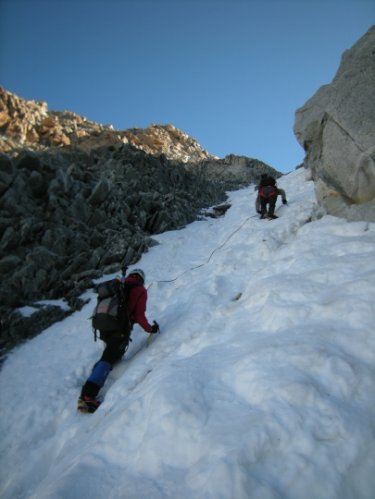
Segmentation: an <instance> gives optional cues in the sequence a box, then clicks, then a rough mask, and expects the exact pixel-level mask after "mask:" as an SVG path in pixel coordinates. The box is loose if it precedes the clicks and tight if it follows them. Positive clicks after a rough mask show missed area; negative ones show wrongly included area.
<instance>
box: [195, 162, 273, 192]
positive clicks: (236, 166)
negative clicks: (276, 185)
mask: <svg viewBox="0 0 375 499" xmlns="http://www.w3.org/2000/svg"><path fill="white" fill-rule="evenodd" d="M188 168H189V169H190V170H191V171H194V172H196V173H198V172H199V173H200V174H202V175H204V176H205V177H207V178H209V179H211V180H213V181H215V182H220V183H221V184H222V185H223V187H224V188H225V189H226V190H231V189H238V187H241V186H246V185H249V184H252V183H254V184H258V182H259V179H260V177H261V176H262V174H264V173H266V174H268V175H272V176H273V177H274V178H279V177H281V175H282V174H281V173H280V172H278V171H277V170H275V169H274V168H272V167H271V166H269V165H267V164H266V163H263V162H262V161H259V160H258V159H253V158H248V157H246V156H236V155H235V154H229V155H228V156H226V157H225V158H224V159H217V160H206V161H200V162H198V163H194V164H190V165H188Z"/></svg>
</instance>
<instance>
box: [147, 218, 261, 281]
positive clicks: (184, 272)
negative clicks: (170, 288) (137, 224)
mask: <svg viewBox="0 0 375 499" xmlns="http://www.w3.org/2000/svg"><path fill="white" fill-rule="evenodd" d="M257 216H258V215H251V216H250V217H247V218H246V219H245V220H244V221H243V222H242V223H241V224H240V225H239V226H238V227H237V228H236V229H235V230H234V231H233V232H231V233H230V234H229V236H228V237H227V238H226V239H225V241H224V242H223V243H221V244H220V246H218V247H217V248H215V249H214V250H213V251H211V253H210V255H209V257H208V258H207V260H206V261H205V262H203V263H200V264H199V265H195V266H194V267H190V268H189V269H186V270H184V271H183V272H181V274H179V275H178V276H177V277H175V278H173V279H165V280H160V281H154V282H156V283H168V282H175V281H177V279H179V278H180V277H182V276H183V275H185V274H187V273H188V272H191V271H192V270H195V269H199V268H200V267H204V266H205V265H207V264H208V263H209V262H210V260H211V258H212V257H213V255H214V254H215V253H216V251H218V250H220V249H221V248H223V247H224V246H225V245H226V244H227V242H228V241H229V240H230V239H231V238H232V237H233V236H234V234H236V233H237V232H238V231H239V230H240V229H242V227H243V226H244V225H245V224H246V223H247V222H248V221H249V220H250V219H251V218H256V217H257Z"/></svg>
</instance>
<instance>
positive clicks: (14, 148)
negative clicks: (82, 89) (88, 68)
mask: <svg viewBox="0 0 375 499" xmlns="http://www.w3.org/2000/svg"><path fill="white" fill-rule="evenodd" d="M0 130H1V132H0V150H1V151H2V152H5V153H7V154H12V153H14V152H19V151H20V150H22V149H25V148H28V149H31V150H35V151H38V150H45V149H48V148H51V147H58V148H75V149H81V150H83V151H87V152H88V151H91V150H93V149H96V148H99V147H105V146H113V145H122V144H130V145H132V146H134V147H136V148H137V149H141V150H143V151H144V152H146V153H148V154H152V155H160V154H164V155H165V156H166V157H167V158H168V159H171V160H178V161H182V162H185V163H186V162H197V161H202V160H207V159H215V158H216V157H215V156H213V155H211V154H209V153H208V152H207V151H206V150H204V149H203V148H202V146H201V145H200V144H199V143H198V142H197V141H196V140H195V139H193V138H191V137H190V136H189V135H187V134H186V133H185V132H183V131H182V130H179V129H178V128H176V127H175V126H174V125H171V124H167V125H157V124H151V125H150V126H149V127H147V128H131V129H128V130H121V131H120V130H115V129H114V128H113V126H112V125H102V124H99V123H96V122H94V121H90V120H88V119H87V118H85V117H83V116H80V115H78V114H76V113H74V112H71V111H49V110H48V105H47V103H46V102H38V101H34V100H26V99H23V98H22V97H19V96H17V95H15V94H13V93H11V92H9V91H7V90H5V89H4V88H1V87H0Z"/></svg>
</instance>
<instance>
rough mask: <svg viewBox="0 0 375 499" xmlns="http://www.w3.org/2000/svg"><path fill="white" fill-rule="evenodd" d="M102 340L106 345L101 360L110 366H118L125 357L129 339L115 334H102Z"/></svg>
mask: <svg viewBox="0 0 375 499" xmlns="http://www.w3.org/2000/svg"><path fill="white" fill-rule="evenodd" d="M100 338H101V339H102V340H103V341H104V343H105V349H104V352H103V354H102V356H101V357H100V360H104V362H108V363H109V364H112V365H113V364H116V362H118V361H119V360H121V358H122V357H123V355H124V353H125V352H126V348H127V346H128V344H129V337H127V336H122V335H118V334H115V333H100Z"/></svg>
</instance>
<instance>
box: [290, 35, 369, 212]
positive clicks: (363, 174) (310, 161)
mask: <svg viewBox="0 0 375 499" xmlns="http://www.w3.org/2000/svg"><path fill="white" fill-rule="evenodd" d="M374 82H375V26H374V27H372V28H371V29H370V30H369V31H368V32H367V33H366V34H365V35H364V36H363V37H362V38H361V39H360V40H359V41H358V42H357V43H356V44H355V45H354V46H353V47H352V48H351V49H350V50H348V51H346V52H345V53H344V55H343V57H342V61H341V64H340V67H339V69H338V71H337V74H336V76H335V77H334V79H333V81H332V83H331V84H329V85H325V86H323V87H321V88H320V89H319V90H318V92H317V93H316V94H315V95H314V96H313V97H312V98H311V99H310V100H309V101H307V102H306V104H305V105H304V106H303V107H302V108H300V109H298V110H297V112H296V119H295V125H294V132H295V134H296V136H297V139H298V141H299V143H300V144H301V145H302V147H303V148H304V149H305V151H306V157H305V166H307V167H309V168H310V169H311V172H312V177H313V179H314V181H315V186H316V194H317V198H318V201H319V202H320V203H321V204H322V205H323V206H324V208H325V209H326V211H327V212H328V213H331V214H333V215H337V216H342V217H346V218H348V219H350V220H358V219H365V220H371V221H375V83H374Z"/></svg>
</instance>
